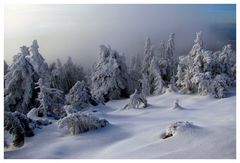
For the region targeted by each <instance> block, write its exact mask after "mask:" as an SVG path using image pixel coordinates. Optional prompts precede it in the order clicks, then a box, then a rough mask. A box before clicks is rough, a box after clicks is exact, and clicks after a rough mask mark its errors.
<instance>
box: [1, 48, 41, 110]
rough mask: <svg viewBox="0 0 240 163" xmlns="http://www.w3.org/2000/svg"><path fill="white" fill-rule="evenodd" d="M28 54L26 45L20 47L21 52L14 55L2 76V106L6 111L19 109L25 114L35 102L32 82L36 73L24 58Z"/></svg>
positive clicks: (35, 78)
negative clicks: (3, 83)
mask: <svg viewBox="0 0 240 163" xmlns="http://www.w3.org/2000/svg"><path fill="white" fill-rule="evenodd" d="M28 55H29V50H28V47H26V46H23V47H21V53H19V54H17V55H15V56H14V59H13V63H12V64H11V65H10V66H9V68H8V70H9V71H8V72H7V74H6V75H5V76H4V79H5V88H4V108H5V110H7V111H16V110H17V111H19V112H22V113H24V114H26V113H27V112H28V111H29V110H30V109H31V108H32V106H33V105H34V104H35V103H34V100H35V98H36V96H37V94H36V92H34V87H35V85H34V83H35V81H36V80H37V75H36V73H35V72H34V69H33V66H32V65H31V64H30V63H29V61H28V60H27V59H26V56H28Z"/></svg>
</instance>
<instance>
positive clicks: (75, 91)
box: [67, 81, 97, 111]
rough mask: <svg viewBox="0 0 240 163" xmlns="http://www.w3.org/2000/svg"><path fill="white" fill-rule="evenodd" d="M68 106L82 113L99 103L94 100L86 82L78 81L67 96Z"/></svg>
mask: <svg viewBox="0 0 240 163" xmlns="http://www.w3.org/2000/svg"><path fill="white" fill-rule="evenodd" d="M67 104H68V105H72V107H73V108H74V109H75V110H78V111H80V110H83V109H84V108H87V107H88V106H90V105H96V104H97V103H96V102H95V101H94V100H93V99H92V95H91V93H90V90H89V89H88V88H87V86H86V84H85V82H84V81H81V82H80V81H77V82H76V83H75V85H74V86H73V87H72V88H71V89H70V91H69V94H68V95H67Z"/></svg>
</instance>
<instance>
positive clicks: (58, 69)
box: [49, 57, 86, 93]
mask: <svg viewBox="0 0 240 163" xmlns="http://www.w3.org/2000/svg"><path fill="white" fill-rule="evenodd" d="M49 69H50V72H51V87H53V88H57V89H59V90H61V91H64V93H68V92H69V90H70V89H71V88H72V86H73V85H74V84H75V83H76V82H77V81H82V80H86V79H85V76H84V75H85V74H84V72H83V68H82V67H81V66H79V65H76V64H74V63H73V61H72V58H71V57H68V60H67V62H66V63H65V64H64V65H63V64H62V63H61V61H60V59H57V63H55V62H54V63H52V64H51V65H50V66H49Z"/></svg>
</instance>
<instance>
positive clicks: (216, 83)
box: [210, 73, 231, 98]
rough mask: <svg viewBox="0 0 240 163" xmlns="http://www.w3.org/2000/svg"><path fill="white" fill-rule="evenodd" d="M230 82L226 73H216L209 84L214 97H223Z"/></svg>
mask: <svg viewBox="0 0 240 163" xmlns="http://www.w3.org/2000/svg"><path fill="white" fill-rule="evenodd" d="M230 83H231V79H230V78H229V76H228V75H227V74H223V73H222V74H220V75H216V77H215V78H214V79H213V81H212V82H211V85H210V89H211V93H212V95H213V96H214V97H216V98H223V97H225V94H226V91H227V89H228V87H229V85H230Z"/></svg>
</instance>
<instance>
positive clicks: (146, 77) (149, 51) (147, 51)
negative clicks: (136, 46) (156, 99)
mask: <svg viewBox="0 0 240 163" xmlns="http://www.w3.org/2000/svg"><path fill="white" fill-rule="evenodd" d="M153 56H154V48H153V46H152V43H151V40H150V38H149V37H148V38H147V39H146V42H145V47H144V59H143V63H142V78H141V80H140V81H141V87H142V90H143V94H144V95H145V96H149V95H150V94H151V83H150V82H151V81H150V80H151V78H150V74H151V69H150V66H151V61H152V58H153Z"/></svg>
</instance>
